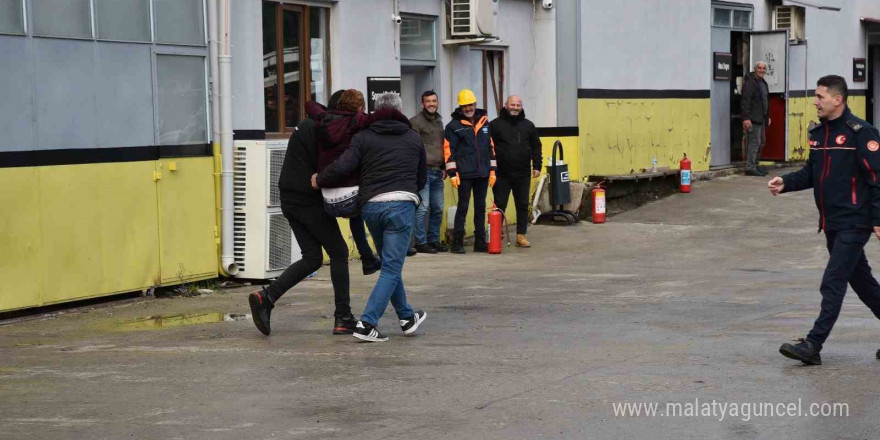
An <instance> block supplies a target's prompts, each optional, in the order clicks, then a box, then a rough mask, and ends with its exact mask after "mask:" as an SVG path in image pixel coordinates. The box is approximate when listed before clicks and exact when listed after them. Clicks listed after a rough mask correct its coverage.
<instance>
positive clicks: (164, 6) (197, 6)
mask: <svg viewBox="0 0 880 440" xmlns="http://www.w3.org/2000/svg"><path fill="white" fill-rule="evenodd" d="M153 7H154V8H155V12H154V13H155V15H156V42H158V43H164V44H181V45H190V46H204V45H205V18H204V17H205V14H204V13H203V12H202V0H153Z"/></svg>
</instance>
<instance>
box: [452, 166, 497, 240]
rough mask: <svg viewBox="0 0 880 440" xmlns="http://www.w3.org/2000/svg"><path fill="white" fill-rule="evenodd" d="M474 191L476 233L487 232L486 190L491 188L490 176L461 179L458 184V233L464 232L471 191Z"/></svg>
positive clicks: (456, 217)
mask: <svg viewBox="0 0 880 440" xmlns="http://www.w3.org/2000/svg"><path fill="white" fill-rule="evenodd" d="M472 190H473V192H474V233H476V234H482V235H485V234H486V192H487V191H488V190H489V178H488V177H481V178H476V179H461V183H460V184H459V185H458V208H456V211H455V229H454V232H456V233H459V232H461V233H464V222H465V219H467V212H468V204H469V203H470V201H471V191H472Z"/></svg>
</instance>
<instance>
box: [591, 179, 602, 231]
mask: <svg viewBox="0 0 880 440" xmlns="http://www.w3.org/2000/svg"><path fill="white" fill-rule="evenodd" d="M602 183H604V182H599V183H597V184H596V186H594V187H593V191H591V192H590V193H591V195H592V197H593V223H605V188H603V187H602Z"/></svg>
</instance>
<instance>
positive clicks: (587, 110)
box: [578, 99, 711, 176]
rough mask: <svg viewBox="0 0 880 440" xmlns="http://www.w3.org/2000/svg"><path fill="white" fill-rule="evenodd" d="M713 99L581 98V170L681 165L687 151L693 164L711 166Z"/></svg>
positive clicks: (623, 171) (608, 171)
mask: <svg viewBox="0 0 880 440" xmlns="http://www.w3.org/2000/svg"><path fill="white" fill-rule="evenodd" d="M709 108H710V105H709V99H579V100H578V120H579V129H580V150H581V155H580V160H581V168H580V170H581V171H580V172H581V173H582V174H584V175H587V176H589V175H610V174H630V173H633V172H636V173H638V172H640V171H641V170H642V169H645V168H650V167H651V161H652V159H653V158H654V157H656V158H657V166H658V167H663V166H667V167H670V168H673V169H677V168H678V162H679V160H681V158H682V155H683V154H684V153H687V155H688V157H689V158H690V159H691V161H692V166H693V169H694V170H696V171H706V170H708V169H709V159H710V156H711V151H710V149H709V140H710V132H709V129H710V115H709Z"/></svg>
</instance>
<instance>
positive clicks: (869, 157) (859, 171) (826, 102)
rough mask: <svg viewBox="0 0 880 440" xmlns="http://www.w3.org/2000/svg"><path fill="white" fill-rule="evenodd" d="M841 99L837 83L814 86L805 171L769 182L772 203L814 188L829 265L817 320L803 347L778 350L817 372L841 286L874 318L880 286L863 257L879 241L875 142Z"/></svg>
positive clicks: (879, 160)
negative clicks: (814, 120) (814, 118)
mask: <svg viewBox="0 0 880 440" xmlns="http://www.w3.org/2000/svg"><path fill="white" fill-rule="evenodd" d="M847 93H848V92H847V86H846V80H845V79H843V78H842V77H840V76H837V75H829V76H825V77H822V78H820V79H819V81H818V83H817V87H816V100H815V102H814V105H815V106H816V110H817V112H818V115H819V119H820V121H821V122H822V124H821V125H819V126H817V127H816V128H814V129H813V130H811V131H810V156H809V159H807V164H806V165H805V166H804V167H803V168H802V169H800V170H799V171H796V172H793V173H789V174H786V175H785V176H782V177H774V178H773V179H771V180H770V182H768V186H769V188H770V193H771V194H773V195H774V196H775V195H777V194H781V193H784V192H791V191H800V190H804V189H807V188H813V196H814V197H815V199H816V206H817V207H818V208H819V231H822V230H824V231H825V240H826V243H827V247H828V252H829V254H830V258H829V259H828V265H827V266H826V268H825V274H824V275H823V276H822V284H821V285H820V287H819V291H820V292H821V293H822V308H821V311H820V312H819V318H818V319H816V322H815V324H814V325H813V329H812V330H810V333H809V334H808V335H807V337H806V339H803V340H801V341H800V342H799V343H797V344H782V347H780V348H779V352H780V353H782V354H783V355H785V356H786V357H789V358H791V359H797V360H799V361H801V362H803V363H805V364H808V365H821V364H822V358H821V356H820V355H819V352H820V351H821V350H822V345H823V344H824V342H825V340H826V339H827V338H828V335H829V334H830V333H831V329H832V327H834V323H835V321H837V317H838V315H840V306H841V304H842V303H843V296H844V294H845V293H846V285H847V283H848V284H849V285H850V286H852V288H853V290H854V291H855V292H856V294H857V295H858V296H859V299H860V300H862V302H863V303H865V305H867V306H868V308H870V309H871V311H872V312H873V313H874V315H875V316H877V317H878V318H880V285H878V284H877V280H875V279H874V276H873V275H872V274H871V267H870V266H868V260H867V259H866V258H865V252H864V247H865V244H866V243H867V241H868V239H869V238H870V236H871V232H872V231H873V232H874V234H875V235H876V236H877V238H878V239H880V180H878V177H880V151H878V150H880V136H878V133H877V131H876V130H875V129H874V128H873V127H871V126H870V125H869V124H868V123H867V122H865V121H863V120H861V119H859V118H857V117H855V116H853V114H852V113H851V112H850V110H849V108H848V107H847V106H846V98H847ZM877 355H878V356H880V352H878V353H877Z"/></svg>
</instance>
